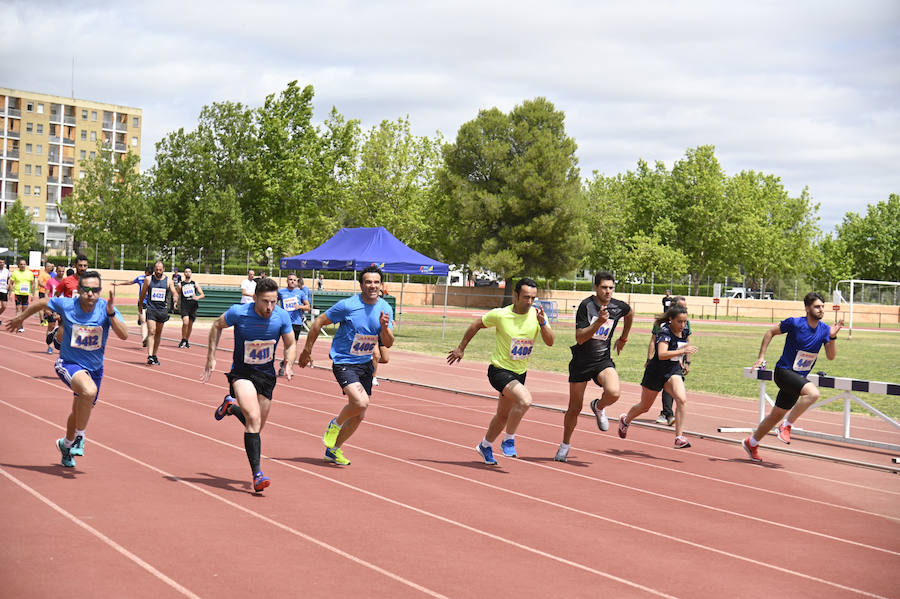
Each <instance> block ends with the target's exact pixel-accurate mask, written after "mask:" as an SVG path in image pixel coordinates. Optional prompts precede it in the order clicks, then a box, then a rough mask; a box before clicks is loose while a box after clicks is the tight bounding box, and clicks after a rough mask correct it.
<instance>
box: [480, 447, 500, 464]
mask: <svg viewBox="0 0 900 599" xmlns="http://www.w3.org/2000/svg"><path fill="white" fill-rule="evenodd" d="M475 451H477V452H478V455H480V456H481V457H482V459H484V463H485V464H487V465H488V466H496V465H497V460H495V459H494V450H493V449H492V448H491V446H490V445H488V446H487V447H482V446H481V443H479V444H478V445H476V446H475Z"/></svg>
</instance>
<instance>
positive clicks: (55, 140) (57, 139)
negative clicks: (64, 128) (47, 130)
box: [50, 135, 61, 144]
mask: <svg viewBox="0 0 900 599" xmlns="http://www.w3.org/2000/svg"><path fill="white" fill-rule="evenodd" d="M60 141H61V140H60V137H59V136H58V135H51V136H50V143H52V144H58V143H60Z"/></svg>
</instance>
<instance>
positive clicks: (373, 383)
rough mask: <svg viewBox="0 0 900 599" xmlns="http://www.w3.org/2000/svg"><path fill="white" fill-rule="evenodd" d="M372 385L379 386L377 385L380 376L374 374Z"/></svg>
mask: <svg viewBox="0 0 900 599" xmlns="http://www.w3.org/2000/svg"><path fill="white" fill-rule="evenodd" d="M372 386H373V387H377V386H378V377H377V376H373V377H372Z"/></svg>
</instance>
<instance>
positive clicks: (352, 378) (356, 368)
mask: <svg viewBox="0 0 900 599" xmlns="http://www.w3.org/2000/svg"><path fill="white" fill-rule="evenodd" d="M331 372H333V373H334V378H335V380H336V381H337V382H338V385H340V386H341V389H343V388H344V387H346V386H347V385H352V384H353V383H359V384H360V385H362V386H363V389H364V390H365V392H366V395H372V377H373V376H375V366H374V365H373V364H372V361H371V360H369V361H368V362H364V363H362V364H332V366H331Z"/></svg>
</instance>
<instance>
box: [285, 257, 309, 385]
mask: <svg viewBox="0 0 900 599" xmlns="http://www.w3.org/2000/svg"><path fill="white" fill-rule="evenodd" d="M278 302H279V303H280V304H281V307H282V308H284V310H285V312H287V313H288V314H290V316H291V328H293V329H294V339H295V340H296V339H299V338H300V333H302V332H303V320H304V318H305V315H306V314H307V313H308V312H309V310H310V307H309V296H308V295H307V294H306V292H305V291H304V290H303V289H302V288H301V287H299V286H298V285H297V275H294V274H290V275H288V277H287V287H286V288H285V289H279V290H278ZM278 376H284V360H282V361H281V366H279V367H278Z"/></svg>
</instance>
